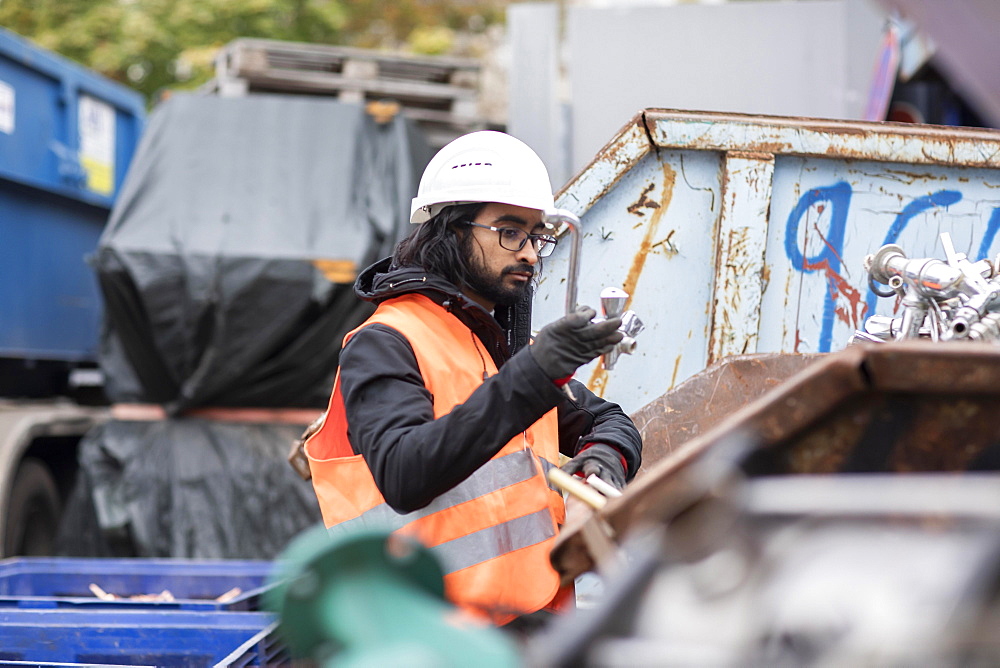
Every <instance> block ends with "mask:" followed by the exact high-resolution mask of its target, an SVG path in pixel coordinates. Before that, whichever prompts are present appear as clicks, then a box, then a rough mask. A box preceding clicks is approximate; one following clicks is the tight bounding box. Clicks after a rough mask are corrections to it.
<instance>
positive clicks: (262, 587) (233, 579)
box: [0, 557, 275, 611]
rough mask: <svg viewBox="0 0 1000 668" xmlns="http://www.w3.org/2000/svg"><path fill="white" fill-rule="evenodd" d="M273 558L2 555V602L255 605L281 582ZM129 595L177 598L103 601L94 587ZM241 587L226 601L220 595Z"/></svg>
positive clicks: (66, 605) (81, 605)
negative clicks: (274, 577) (273, 577)
mask: <svg viewBox="0 0 1000 668" xmlns="http://www.w3.org/2000/svg"><path fill="white" fill-rule="evenodd" d="M272 569H273V564H272V563H271V562H267V561H233V560H221V559H220V560H191V559H76V558H49V557H19V558H14V559H5V560H3V561H0V609H2V608H12V607H18V608H35V609H38V608H63V609H65V608H118V609H155V610H170V609H174V610H191V611H199V610H200V611H213V610H216V611H252V610H258V609H259V601H260V596H261V594H262V593H263V592H264V591H266V590H267V589H269V588H270V587H273V586H275V584H274V583H268V582H267V577H268V575H269V574H270V573H271V571H272ZM91 584H96V585H97V586H98V587H100V588H101V589H103V590H104V591H105V592H107V593H109V594H115V595H116V596H122V597H129V596H134V595H139V594H159V593H160V592H162V591H163V590H164V589H166V590H169V591H170V593H171V594H172V595H173V597H174V599H175V600H174V601H169V602H168V601H137V600H129V599H128V598H122V599H117V600H114V601H102V600H101V599H99V598H97V597H96V596H95V595H94V594H93V593H92V592H91V591H90V589H89V586H90V585H91ZM234 587H238V588H239V589H240V590H241V591H240V593H239V594H238V595H237V596H235V597H234V598H232V599H231V600H229V601H226V602H219V601H216V600H215V599H216V598H218V597H219V596H220V595H222V594H224V593H226V592H228V591H230V590H231V589H233V588H234Z"/></svg>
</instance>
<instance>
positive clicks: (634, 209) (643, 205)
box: [626, 183, 660, 216]
mask: <svg viewBox="0 0 1000 668" xmlns="http://www.w3.org/2000/svg"><path fill="white" fill-rule="evenodd" d="M655 187H656V184H655V183H650V184H649V185H647V186H646V187H645V188H643V189H642V192H641V193H639V199H637V200H636V201H635V202H633V203H632V204H630V205H629V207H628V208H627V209H626V211H628V212H629V213H634V214H637V215H640V216H641V215H645V213H646V212H645V211H640V209H659V208H660V205H659V204H658V203H657V202H656V200H652V199H650V198H649V193H650V192H651V191H652V190H653V188H655Z"/></svg>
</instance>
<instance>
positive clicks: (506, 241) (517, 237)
mask: <svg viewBox="0 0 1000 668" xmlns="http://www.w3.org/2000/svg"><path fill="white" fill-rule="evenodd" d="M529 238H530V239H531V245H532V246H533V247H534V249H535V252H536V253H538V255H539V256H540V257H546V256H548V255H549V254H551V253H552V251H553V250H555V246H556V245H555V242H553V241H552V240H551V239H548V238H546V237H545V236H542V235H536V234H528V233H527V232H525V231H524V230H520V229H518V228H516V227H503V228H501V229H500V245H501V246H503V247H504V248H506V249H507V250H510V251H519V250H521V249H522V248H524V244H525V242H526V241H527V240H528V239H529Z"/></svg>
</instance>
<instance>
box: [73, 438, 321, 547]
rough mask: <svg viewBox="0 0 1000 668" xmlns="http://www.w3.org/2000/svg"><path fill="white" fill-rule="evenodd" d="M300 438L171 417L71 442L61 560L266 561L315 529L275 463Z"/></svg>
mask: <svg viewBox="0 0 1000 668" xmlns="http://www.w3.org/2000/svg"><path fill="white" fill-rule="evenodd" d="M301 432H302V429H301V427H298V426H293V425H285V424H252V423H243V424H241V423H232V422H215V421H209V420H201V419H198V418H172V419H168V420H160V421H153V422H130V421H120V420H113V421H110V422H108V423H106V424H104V425H101V426H98V427H96V428H94V429H92V430H91V431H90V432H89V433H88V434H87V435H86V436H85V437H84V439H83V440H82V441H81V443H80V457H79V458H80V477H79V480H78V485H77V487H76V489H75V490H74V495H73V497H72V498H71V499H70V503H69V504H68V508H67V513H66V516H65V518H64V521H63V524H62V526H61V527H60V535H59V538H58V549H59V552H60V553H62V554H67V555H74V556H98V557H111V556H113V557H133V556H137V557H176V558H202V559H209V558H228V559H273V558H275V557H277V556H278V554H280V553H281V551H282V549H284V547H285V546H286V545H287V544H288V542H289V541H290V540H291V539H292V538H293V537H295V536H296V535H297V534H298V533H300V532H301V531H303V530H304V529H306V528H308V527H310V526H312V525H314V524H316V523H318V522H319V521H320V513H319V506H318V505H317V503H316V496H315V494H314V493H313V490H312V485H311V484H310V483H309V482H307V481H304V480H302V479H301V478H299V477H298V475H297V474H296V473H295V472H294V471H293V470H292V468H291V467H290V466H289V465H288V462H287V461H285V455H286V454H287V451H288V444H289V443H291V442H292V440H293V439H295V438H296V437H297V436H299V434H301Z"/></svg>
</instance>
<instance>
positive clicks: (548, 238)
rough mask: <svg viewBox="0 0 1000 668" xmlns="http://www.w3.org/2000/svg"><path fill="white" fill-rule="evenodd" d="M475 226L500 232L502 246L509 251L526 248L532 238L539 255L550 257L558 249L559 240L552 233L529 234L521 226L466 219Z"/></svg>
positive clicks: (533, 245) (532, 243)
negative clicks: (475, 221) (499, 225)
mask: <svg viewBox="0 0 1000 668" xmlns="http://www.w3.org/2000/svg"><path fill="white" fill-rule="evenodd" d="M465 222H466V223H467V224H469V225H472V226H474V227H481V228H483V229H484V230H493V231H494V232H497V233H498V234H499V241H500V247H501V248H504V249H506V250H509V251H519V250H521V249H522V248H524V244H525V243H527V241H528V239H531V245H532V247H534V249H535V253H537V254H538V257H548V256H550V255H552V251H554V250H555V249H556V244H557V243H559V240H558V239H556V238H555V237H554V236H552V235H551V234H528V233H527V232H525V231H524V230H522V229H521V228H520V227H493V226H492V225H481V224H479V223H474V222H472V221H471V220H467V221H465Z"/></svg>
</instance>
